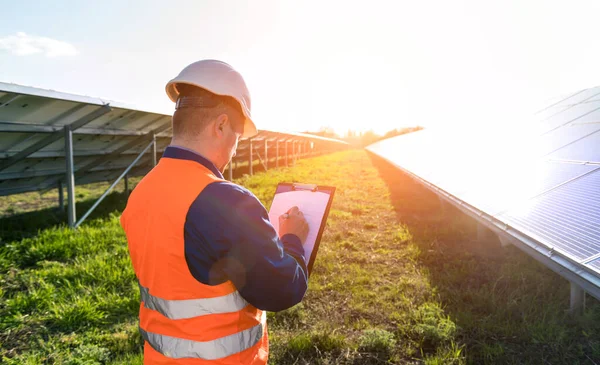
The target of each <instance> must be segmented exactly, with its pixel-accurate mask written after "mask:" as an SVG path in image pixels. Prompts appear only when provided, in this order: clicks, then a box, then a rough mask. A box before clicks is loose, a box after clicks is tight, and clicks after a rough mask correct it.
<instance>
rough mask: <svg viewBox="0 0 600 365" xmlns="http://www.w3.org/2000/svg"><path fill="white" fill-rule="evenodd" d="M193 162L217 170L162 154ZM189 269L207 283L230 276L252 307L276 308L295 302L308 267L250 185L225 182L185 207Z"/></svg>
mask: <svg viewBox="0 0 600 365" xmlns="http://www.w3.org/2000/svg"><path fill="white" fill-rule="evenodd" d="M163 156H164V157H169V158H181V159H186V160H192V161H196V162H198V163H200V164H202V165H204V166H205V167H207V168H208V169H210V170H211V171H212V172H213V173H214V174H215V176H217V177H219V178H223V176H222V175H221V172H220V171H219V170H218V169H217V168H216V167H215V166H214V164H212V163H211V162H210V161H209V160H207V159H206V158H204V157H202V156H201V155H199V154H197V153H195V152H193V151H191V150H188V149H184V148H181V147H175V146H169V147H167V149H166V150H165V153H164V155H163ZM184 239H185V258H186V261H187V264H188V267H189V270H190V273H191V274H192V276H193V277H194V278H196V280H198V281H199V282H201V283H203V284H207V285H218V284H221V283H223V282H225V281H227V280H231V281H232V282H233V284H234V285H235V286H236V288H237V290H238V291H239V292H240V294H241V295H242V297H244V299H246V301H248V302H249V303H250V304H252V305H254V306H255V307H257V308H259V309H262V310H267V311H280V310H284V309H287V308H289V307H292V306H294V305H295V304H297V303H299V302H300V301H301V300H302V297H303V296H304V293H305V292H306V288H307V281H308V270H307V267H306V264H305V260H304V249H303V247H302V243H301V242H300V239H299V238H298V237H297V236H296V235H293V234H286V235H284V236H283V237H282V238H281V239H280V238H279V237H278V236H277V232H275V229H274V228H273V226H272V225H271V223H270V221H269V216H268V213H267V211H266V209H265V207H264V206H263V205H262V204H261V203H260V201H259V200H258V199H257V198H256V197H255V196H254V194H252V193H251V192H250V191H249V190H247V189H245V188H244V187H241V186H239V185H236V184H233V183H231V182H228V181H218V182H214V183H211V184H209V185H208V186H206V188H204V190H203V191H202V192H201V193H200V194H199V195H198V197H196V199H195V200H194V202H193V203H192V205H191V206H190V208H189V211H188V213H187V216H186V222H185V226H184Z"/></svg>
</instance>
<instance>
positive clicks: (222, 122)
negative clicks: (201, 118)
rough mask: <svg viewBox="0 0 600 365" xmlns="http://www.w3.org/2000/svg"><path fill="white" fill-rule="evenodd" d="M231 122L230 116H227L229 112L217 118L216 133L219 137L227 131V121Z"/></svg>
mask: <svg viewBox="0 0 600 365" xmlns="http://www.w3.org/2000/svg"><path fill="white" fill-rule="evenodd" d="M228 122H229V117H228V116H227V114H221V115H219V116H218V117H217V119H216V120H215V126H214V128H215V130H214V132H215V134H216V135H217V136H219V137H222V136H223V133H224V131H225V127H226V126H227V123H228Z"/></svg>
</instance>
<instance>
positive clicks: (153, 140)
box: [151, 133, 156, 167]
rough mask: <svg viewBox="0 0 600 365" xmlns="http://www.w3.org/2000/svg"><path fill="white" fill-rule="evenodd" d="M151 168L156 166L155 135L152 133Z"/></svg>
mask: <svg viewBox="0 0 600 365" xmlns="http://www.w3.org/2000/svg"><path fill="white" fill-rule="evenodd" d="M151 151H152V167H154V166H156V134H155V133H152V149H151Z"/></svg>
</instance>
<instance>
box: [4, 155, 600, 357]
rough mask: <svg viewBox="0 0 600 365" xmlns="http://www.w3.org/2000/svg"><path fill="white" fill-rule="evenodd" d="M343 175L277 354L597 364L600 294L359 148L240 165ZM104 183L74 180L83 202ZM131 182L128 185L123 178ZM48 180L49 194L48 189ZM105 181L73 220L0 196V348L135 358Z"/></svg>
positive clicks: (291, 175)
mask: <svg viewBox="0 0 600 365" xmlns="http://www.w3.org/2000/svg"><path fill="white" fill-rule="evenodd" d="M280 181H302V182H312V183H317V184H324V185H334V186H337V188H338V190H337V192H336V197H335V201H334V204H333V206H332V210H331V213H330V216H329V220H328V223H327V229H326V231H325V234H324V236H323V240H322V243H321V248H320V250H319V256H318V258H317V262H316V266H315V269H314V272H313V275H312V277H311V280H310V286H309V291H308V293H307V295H306V297H305V299H304V301H303V302H302V304H300V305H297V306H296V307H294V308H291V309H289V310H287V311H284V312H280V313H269V335H270V342H271V358H270V363H271V364H404V363H410V364H422V363H425V364H466V363H472V364H486V363H489V364H527V363H528V364H598V363H600V360H599V359H600V305H598V303H597V302H596V301H594V300H592V299H591V298H589V297H588V303H587V304H588V308H587V310H586V311H585V313H584V314H583V315H582V316H579V317H571V316H570V315H568V314H567V313H566V312H565V310H566V309H567V308H568V299H569V286H568V282H566V281H565V280H563V279H561V278H560V277H559V276H557V275H556V274H554V273H553V272H551V271H550V270H548V269H546V268H544V267H543V266H541V265H540V264H538V263H537V262H536V261H534V260H532V259H530V258H529V257H528V256H526V255H525V254H523V253H522V252H520V251H519V250H518V249H517V248H515V247H512V246H510V247H507V248H501V247H500V246H499V244H498V243H497V242H495V241H494V240H492V239H490V241H489V242H477V241H476V240H475V236H476V234H475V232H476V226H475V224H474V222H472V221H471V220H470V219H468V218H466V217H465V216H463V215H462V214H461V213H459V212H458V211H456V210H454V209H453V208H447V209H445V210H441V209H440V206H439V202H438V200H437V198H436V197H435V196H434V195H433V194H431V193H429V192H428V191H426V190H424V188H422V187H420V186H419V185H417V184H415V183H414V182H412V181H411V180H410V179H409V178H407V177H406V176H404V175H403V174H401V173H400V172H398V171H397V170H395V169H394V168H392V167H391V166H389V165H388V164H386V163H385V162H383V161H382V160H380V159H378V158H376V157H371V156H369V155H368V154H367V153H366V152H364V151H359V150H353V151H346V152H340V153H335V154H332V155H327V156H321V157H316V158H309V159H305V160H300V161H298V163H297V165H296V166H295V167H291V168H285V169H280V170H270V171H268V172H266V173H259V174H256V175H254V176H251V177H250V176H243V177H241V178H239V179H237V180H236V182H237V183H239V184H242V185H244V186H246V187H248V188H249V189H250V190H252V191H253V192H254V193H255V194H256V195H257V196H258V197H259V198H260V199H261V200H262V201H263V202H264V203H265V204H266V205H267V206H268V204H269V203H270V199H271V196H272V194H273V192H274V189H275V186H276V185H277V183H278V182H280ZM103 187H106V185H103V184H94V185H89V186H85V187H78V188H77V193H78V200H79V201H80V202H79V203H78V212H79V214H80V215H81V214H82V213H83V212H84V209H85V207H89V206H90V205H91V204H92V203H93V198H94V197H97V196H99V195H100V194H101V193H102V190H103V189H102V188H103ZM120 189H121V191H122V186H121V188H120ZM53 194H54V195H53ZM125 199H126V197H125V195H124V194H123V193H122V192H115V193H113V194H111V195H110V196H109V198H108V199H107V201H105V202H104V203H103V204H102V205H101V207H100V209H99V211H98V212H96V213H94V214H93V216H92V219H90V220H88V221H87V222H86V223H84V224H83V225H82V226H81V227H80V229H79V230H78V231H71V230H69V229H67V228H65V226H64V223H61V222H63V221H64V213H62V212H57V211H56V208H55V205H56V194H55V192H49V193H47V194H46V195H44V196H43V197H41V198H40V196H39V194H37V193H30V194H22V195H19V196H12V197H4V198H0V215H1V216H2V218H0V233H1V241H0V275H1V276H0V363H5V364H54V363H56V364H130V363H131V364H141V363H142V357H141V339H140V336H139V334H138V332H137V310H138V303H139V302H138V301H139V294H138V289H137V284H136V282H135V277H134V274H133V271H132V269H131V265H130V262H129V257H128V253H127V247H126V242H125V237H124V234H123V232H122V231H121V228H120V226H119V222H118V219H119V215H120V212H121V211H122V209H123V208H124V205H125Z"/></svg>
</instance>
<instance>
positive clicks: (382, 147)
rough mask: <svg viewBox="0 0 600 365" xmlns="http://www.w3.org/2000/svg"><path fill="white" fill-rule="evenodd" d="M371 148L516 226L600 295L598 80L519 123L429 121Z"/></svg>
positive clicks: (501, 224) (507, 227)
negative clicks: (454, 125)
mask: <svg viewBox="0 0 600 365" xmlns="http://www.w3.org/2000/svg"><path fill="white" fill-rule="evenodd" d="M367 149H368V150H369V151H371V152H372V153H374V154H377V155H379V156H381V157H383V158H384V159H386V160H388V161H389V162H391V163H392V164H394V165H396V166H397V167H399V168H401V169H402V170H404V171H405V172H407V173H409V174H410V175H412V176H413V177H415V178H416V179H417V180H419V181H421V182H423V183H425V184H426V185H428V186H429V187H431V188H432V189H433V190H435V191H436V192H438V193H439V194H442V195H444V196H446V197H448V198H449V199H451V201H453V202H454V203H455V204H456V205H457V206H461V207H464V208H466V209H469V210H470V211H472V212H473V213H474V214H473V215H474V216H476V217H479V219H481V220H485V221H487V222H491V223H493V224H494V225H495V226H496V227H498V228H499V229H501V230H503V231H505V232H516V233H515V234H513V235H516V236H518V237H520V239H521V240H522V241H527V242H529V243H528V244H529V245H530V246H531V245H532V246H535V247H534V248H535V249H536V250H538V251H540V250H541V252H544V255H546V256H547V257H548V259H550V260H553V261H557V262H559V263H560V264H561V265H562V266H564V267H566V268H567V269H566V270H570V271H572V272H573V273H575V274H576V275H577V276H578V277H583V278H584V279H585V280H586V281H587V282H590V283H591V284H592V286H593V287H594V288H596V289H594V290H593V291H591V293H592V294H594V296H596V297H598V296H600V294H599V293H600V87H596V88H591V89H586V90H582V91H579V92H577V93H574V94H571V95H568V96H566V97H563V98H559V99H557V100H555V101H554V102H552V103H550V104H549V105H548V106H547V107H545V108H544V109H542V110H540V111H538V112H537V113H536V114H535V115H534V117H533V118H531V119H528V120H524V121H521V122H520V123H508V122H507V123H506V124H504V125H494V126H481V128H479V127H475V128H472V129H470V130H461V131H459V130H454V131H452V130H450V129H449V128H446V129H444V128H442V129H441V130H436V129H425V130H422V131H419V132H414V133H411V134H407V135H402V136H398V137H395V138H390V139H387V140H383V141H380V142H378V143H375V144H373V145H371V146H369V147H368V148H367ZM542 249H543V250H542Z"/></svg>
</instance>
